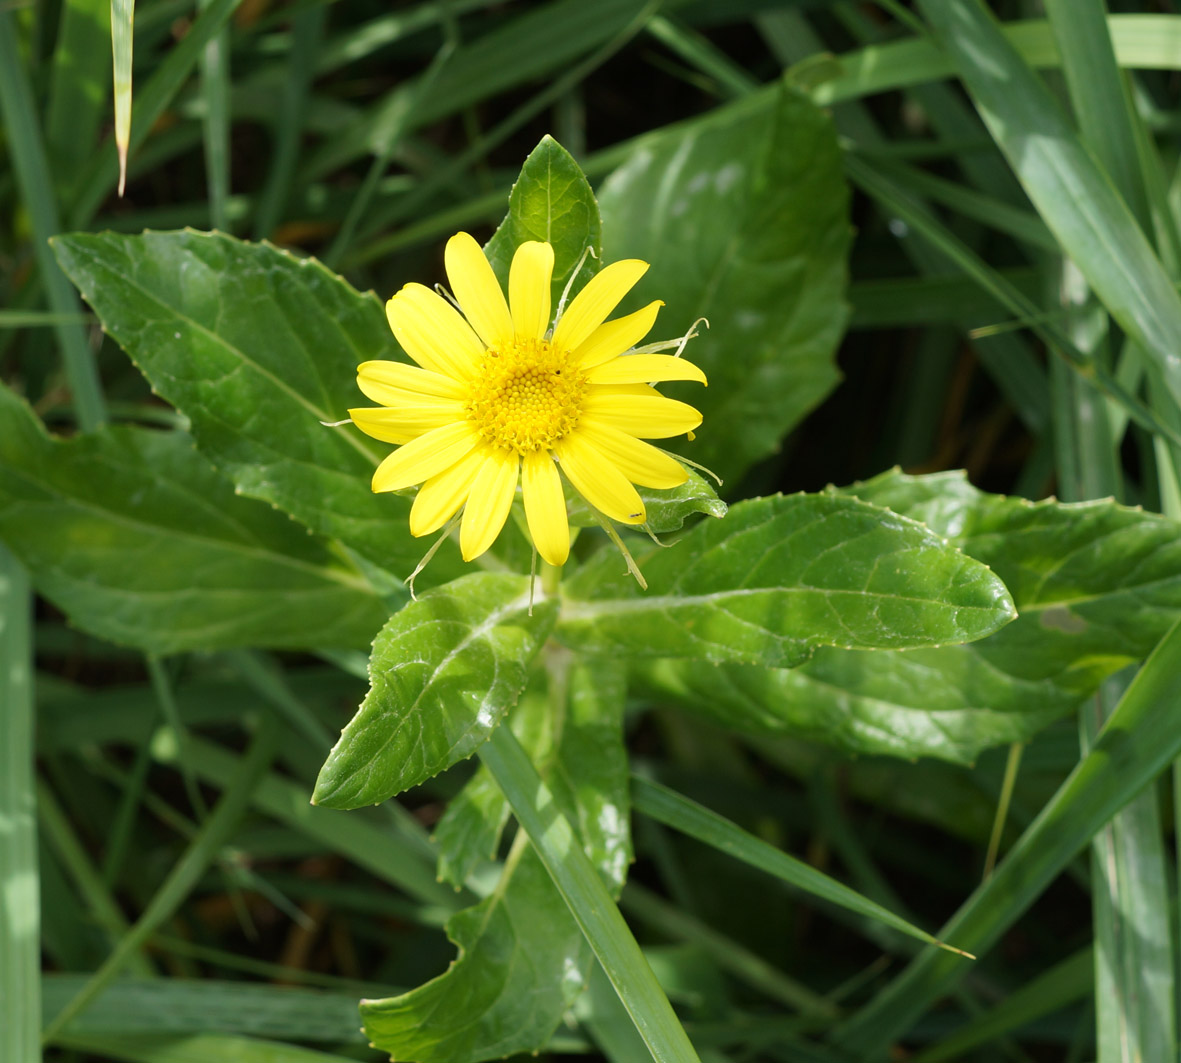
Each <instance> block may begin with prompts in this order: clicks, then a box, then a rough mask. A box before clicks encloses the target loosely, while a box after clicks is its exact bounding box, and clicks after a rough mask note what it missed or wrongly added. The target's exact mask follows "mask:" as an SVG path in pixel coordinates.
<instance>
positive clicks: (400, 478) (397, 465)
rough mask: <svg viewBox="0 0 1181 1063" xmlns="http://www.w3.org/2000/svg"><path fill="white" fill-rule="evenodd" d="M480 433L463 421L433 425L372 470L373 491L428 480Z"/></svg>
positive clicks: (466, 449)
mask: <svg viewBox="0 0 1181 1063" xmlns="http://www.w3.org/2000/svg"><path fill="white" fill-rule="evenodd" d="M479 439H480V437H479V436H478V435H477V433H476V430H475V429H474V428H473V427H472V426H471V425H470V424H469V423H468V422H467V421H463V422H461V423H459V424H448V425H444V426H443V427H442V428H435V429H433V430H432V431H430V432H427V433H426V434H425V435H421V436H419V437H418V438H417V439H412V440H411V441H410V442H409V443H407V444H405V445H404V446H401V447H399V448H398V449H397V450H395V451H394V452H393V453H392V454H391V455H390V456H389V457H387V458H386V459H385V460H384V461H382V463H381V464H380V465H379V466H378V467H377V471H376V472H374V474H373V490H374V491H401V490H402V489H403V488H404V487H413V486H414V484H420V483H422V482H423V480H429V479H430V478H431V477H432V476H436V475H438V474H439V473H441V472H442V471H443V470H444V469H449V468H451V466H452V465H454V464H455V463H456V462H457V461H459V460H460V458H463V457H465V456H466V455H467V454H469V453H470V452H471V451H473V450H474V449H475V448H476V444H477V443H478V442H479Z"/></svg>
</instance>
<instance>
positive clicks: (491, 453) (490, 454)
mask: <svg viewBox="0 0 1181 1063" xmlns="http://www.w3.org/2000/svg"><path fill="white" fill-rule="evenodd" d="M486 453H487V457H485V458H484V461H483V463H482V464H481V465H480V468H479V469H478V470H477V471H476V478H475V481H474V482H473V483H472V490H471V494H469V495H468V499H467V505H466V506H465V507H464V510H463V523H462V524H461V525H460V527H459V552H460V553H461V554H462V555H463V559H464V560H465V561H473V560H475V558H477V557H479V556H480V555H481V554H482V553H483V552H484V551H485V550H487V549H488V547H490V546H491V545H492V544H493V543H494V542H495V541H496V537H497V536H498V535H499V534H500V529H501V528H503V527H504V522H505V521H506V520H507V519H508V511H509V509H510V508H511V507H512V504H513V496H514V495H515V494H516V493H517V466H518V464H519V462H518V460H517V455H516V454H515V453H514V452H513V451H511V450H501V449H500V448H499V447H491V448H489V449H488V451H487V452H486Z"/></svg>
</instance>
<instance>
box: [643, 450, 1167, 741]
mask: <svg viewBox="0 0 1181 1063" xmlns="http://www.w3.org/2000/svg"><path fill="white" fill-rule="evenodd" d="M839 493H840V494H842V495H855V496H856V497H858V498H860V499H862V500H863V501H866V502H870V503H872V504H874V505H878V506H884V507H886V508H888V509H890V510H892V511H894V512H896V513H900V514H902V515H904V516H907V517H910V518H912V519H914V520H917V521H920V522H922V523H924V524H926V525H927V526H928V527H929V528H930V529H931V530H932V531H934V532H935V533H937V534H939V535H943V536H947V537H948V539H949V541H950V542H951V544H952V545H954V546H957V547H959V548H960V549H962V550H963V552H964V553H965V554H967V555H968V556H970V557H973V558H975V559H976V560H978V561H982V562H984V563H985V564H987V565H988V566H989V567H990V568H992V570H993V571H994V572H995V573H996V574H997V576H999V577H1000V578H1001V579H1002V580H1004V582H1005V585H1006V586H1007V587H1008V588H1009V590H1010V591H1011V592H1012V595H1013V600H1014V602H1015V603H1016V606H1017V610H1018V614H1019V615H1018V617H1017V619H1016V620H1014V621H1013V622H1012V623H1011V624H1009V625H1007V626H1006V627H1004V628H1002V629H1001V630H1000V631H998V632H997V633H996V634H994V635H991V636H990V637H988V638H985V639H981V640H979V641H977V642H972V643H970V644H968V645H961V646H942V647H940V648H928V649H915V650H908V651H907V652H905V653H857V652H849V651H845V650H840V649H833V648H821V649H819V650H818V651H817V653H816V655H815V656H814V657H813V658H812V659H811V660H810V661H808V662H807V663H806V664H804V665H803V666H801V667H800V668H797V669H793V670H791V671H783V670H768V669H763V668H749V667H742V666H736V665H724V666H723V667H722V668H720V669H718V668H714V667H712V666H705V665H700V664H698V663H696V662H692V661H660V662H656V663H654V664H652V665H650V666H645V668H644V669H643V671H642V673H641V674H640V676H639V678H640V681H641V683H642V685H643V686H644V688H646V690H647V691H648V693H649V694H650V695H653V696H658V697H662V698H672V699H674V700H675V701H677V702H678V703H681V704H685V705H688V706H691V707H693V708H695V709H698V710H700V711H702V712H705V713H707V714H708V715H710V716H711V717H712V718H714V719H716V720H718V721H719V722H721V723H723V724H724V725H725V726H728V727H733V728H735V729H736V730H740V731H748V732H754V733H758V734H775V733H789V734H796V735H799V736H801V737H806V738H811V739H815V740H817V741H821V742H824V743H826V744H828V745H831V746H833V747H835V748H837V749H841V750H844V751H846V752H849V753H868V754H882V753H884V754H888V755H891V756H899V757H906V758H914V757H918V756H930V757H939V758H940V759H943V760H948V761H952V762H956V763H965V764H967V763H971V762H973V761H974V760H975V759H976V757H977V755H978V754H979V753H980V751H981V750H983V749H986V748H988V747H990V746H993V745H1002V744H1007V743H1010V742H1014V741H1024V740H1026V739H1028V738H1029V737H1031V736H1032V735H1033V734H1035V733H1036V732H1037V731H1038V730H1040V729H1041V728H1042V727H1044V726H1045V725H1046V724H1047V723H1048V722H1050V721H1051V720H1053V719H1056V718H1058V717H1060V716H1062V715H1065V714H1066V713H1069V712H1071V711H1073V710H1074V709H1075V707H1076V706H1077V705H1078V703H1079V702H1080V701H1081V700H1082V699H1083V698H1084V697H1086V696H1087V695H1088V694H1090V693H1092V692H1094V690H1095V689H1096V688H1097V687H1098V685H1099V683H1100V682H1101V681H1102V680H1103V679H1104V678H1105V677H1107V676H1108V675H1111V674H1112V673H1114V672H1116V671H1118V670H1119V669H1121V668H1124V667H1126V666H1127V665H1128V664H1129V663H1131V662H1133V661H1138V660H1141V659H1143V658H1144V657H1145V656H1146V655H1147V654H1148V653H1149V652H1150V651H1151V649H1152V647H1153V646H1154V645H1155V644H1156V642H1157V641H1158V640H1159V639H1160V637H1161V636H1162V635H1163V633H1164V632H1165V631H1167V630H1168V628H1169V626H1170V625H1171V624H1172V622H1173V621H1174V620H1175V619H1176V617H1177V610H1178V609H1179V608H1181V534H1179V533H1181V528H1179V527H1178V525H1177V524H1176V523H1175V522H1173V521H1170V520H1168V519H1166V518H1164V517H1161V516H1158V515H1156V514H1151V513H1144V512H1142V511H1140V510H1134V509H1129V508H1127V507H1124V506H1119V505H1117V504H1116V503H1114V502H1111V501H1101V502H1084V503H1077V504H1063V503H1059V502H1055V501H1045V502H1038V503H1031V502H1028V501H1026V500H1025V499H1021V498H1008V497H1005V496H1001V495H990V494H986V493H984V492H981V491H978V490H977V489H976V488H974V487H972V485H971V484H969V483H968V481H967V480H966V479H965V477H964V475H963V474H962V473H959V472H952V473H938V474H935V475H933V476H922V477H912V476H907V475H905V474H903V473H901V472H899V471H897V470H894V471H891V472H887V473H883V474H882V475H881V476H878V477H875V478H874V479H873V480H870V481H868V482H866V483H861V484H855V485H853V486H852V487H848V488H843V489H841V491H840V492H839Z"/></svg>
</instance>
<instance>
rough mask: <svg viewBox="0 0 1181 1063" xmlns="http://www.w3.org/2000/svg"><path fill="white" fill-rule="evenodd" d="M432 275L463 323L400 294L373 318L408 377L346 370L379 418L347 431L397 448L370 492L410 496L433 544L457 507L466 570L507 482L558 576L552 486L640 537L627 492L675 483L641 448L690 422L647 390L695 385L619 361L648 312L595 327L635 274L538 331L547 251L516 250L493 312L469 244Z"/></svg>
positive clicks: (484, 544) (610, 280)
mask: <svg viewBox="0 0 1181 1063" xmlns="http://www.w3.org/2000/svg"><path fill="white" fill-rule="evenodd" d="M445 264H446V267H447V277H448V279H449V280H450V282H451V287H452V290H453V291H454V294H455V298H456V301H457V302H458V303H459V306H460V308H461V309H462V311H463V313H462V314H460V313H459V312H458V311H457V310H456V309H455V308H454V307H453V306H452V305H451V304H450V303H449V302H447V300H446V299H444V298H443V297H442V296H440V295H438V294H437V293H435V292H434V291H432V290H431V289H429V288H426V287H424V286H423V285H421V284H407V285H406V286H405V287H404V288H403V289H402V290H401V291H399V292H398V293H397V295H395V296H394V297H393V298H392V299H390V301H389V302H388V303H387V304H386V315H387V317H388V318H389V322H390V327H391V328H392V329H393V331H394V336H395V337H396V338H397V340H398V342H399V343H400V344H401V345H402V347H403V348H404V349H405V351H406V353H407V354H409V355H410V357H411V358H413V359H414V361H415V362H417V363H418V364H417V365H406V364H404V363H401V362H389V361H373V362H364V363H363V364H362V365H361V366H359V367H358V370H357V384H358V386H359V387H360V389H361V391H363V392H364V393H365V395H366V396H367V397H368V398H369V399H371V400H373V401H374V402H377V403H380V406H379V407H378V408H370V409H356V410H350V411H349V415H350V416H351V417H352V420H353V423H354V424H356V425H357V427H358V428H360V429H361V430H362V431H363V432H365V433H367V434H368V435H371V436H373V437H374V438H376V439H381V440H384V441H385V442H387V443H397V444H400V446H399V447H398V449H397V450H395V451H394V452H393V453H392V454H390V455H389V456H388V457H387V458H385V460H384V461H382V462H381V464H380V465H379V466H378V467H377V470H376V472H375V473H374V474H373V490H374V491H398V490H402V489H403V488H407V487H412V486H414V485H415V484H421V485H422V486H421V487H420V488H419V491H418V495H417V497H416V498H415V500H414V505H413V507H412V508H411V510H410V531H411V533H412V534H413V535H428V534H430V533H431V532H433V531H437V530H438V529H439V528H442V527H443V526H444V525H445V524H446V523H447V522H448V521H450V520H451V518H452V517H454V516H455V514H456V513H458V512H459V510H460V508H461V507H462V508H463V520H462V524H461V526H460V534H459V543H460V550H461V552H462V554H463V558H464V560H465V561H470V560H472V559H473V558H476V557H479V556H480V555H481V554H482V553H483V552H484V551H485V550H487V549H488V547H490V546H491V545H492V543H493V542H494V541H495V539H496V537H497V535H499V534H500V530H501V529H502V528H503V527H504V523H505V520H506V519H507V518H508V514H509V510H510V509H511V507H512V504H513V500H514V498H515V497H516V492H517V485H518V481H519V483H520V486H521V494H522V496H523V501H524V506H525V517H526V520H527V522H528V526H529V533H530V535H531V536H532V538H533V542H534V545H535V546H536V547H537V550H538V553H540V554H541V556H542V557H543V558H544V559H545V560H546V561H548V562H549V563H550V564H552V565H561V564H564V563H565V561H566V558H567V556H568V554H569V551H570V529H569V524H568V521H567V515H566V499H565V495H564V493H563V488H562V476H563V475H564V476H565V478H566V479H567V480H568V481H569V482H570V484H571V485H572V486H573V487H574V489H575V490H576V491H578V492H579V493H580V494H581V495H582V497H583V498H585V499H586V501H587V502H588V503H590V505H592V506H594V507H595V508H596V509H597V510H599V511H600V512H601V513H603V514H604V515H605V516H607V517H609V518H611V519H613V520H617V521H620V522H621V523H624V524H642V523H643V522H644V520H645V512H644V503H643V501H642V500H641V499H640V496H639V494H638V493H637V492H636V489H635V487H634V486H633V485H635V484H638V485H640V486H642V487H655V488H668V487H676V486H678V485H679V484H682V483H684V482H685V480H686V478H687V475H686V473H685V470H684V468H683V467H682V466H681V465H680V464H679V463H678V462H677V461H676V460H675V459H673V458H671V457H669V456H668V455H667V454H665V453H664V452H663V451H661V450H658V449H657V448H656V447H653V446H651V445H650V444H648V443H644V442H642V439H661V438H666V437H669V436H675V435H680V434H681V433H683V432H691V431H692V430H693V429H694V428H696V427H697V426H698V425H699V424H700V423H701V414H700V413H698V412H697V410H695V409H694V408H693V407H692V406H689V405H687V404H686V403H683V402H677V401H675V400H673V399H667V398H665V397H664V396H662V395H661V394H660V393H659V392H657V391H656V389H655V388H653V387H652V386H651V384H652V383H654V382H659V381H663V380H697V381H700V382H701V383H702V384H704V383H705V382H706V381H705V374H704V373H702V372H701V370H700V369H698V368H697V367H696V366H695V365H692V364H691V363H689V362H687V361H685V360H684V359H682V358H676V357H672V356H669V355H661V354H644V353H637V354H627V352H628V351H630V350H631V349H632V348H633V347H634V346H635V345H636V344H637V343H639V342H640V340H642V339H643V338H644V337H645V336H646V335H647V334H648V331H649V329H651V328H652V325H653V323H654V322H655V320H656V314H657V311H658V310H659V309H660V307H661V306H662V305H663V304H662V303H660V302H659V301H657V302H652V303H649V304H648V305H647V306H646V307H644V308H643V309H642V310H637V311H636V312H635V313H633V314H627V315H626V316H624V317H619V318H616V319H614V320H612V321H608V320H607V316H608V315H609V314H610V313H611V312H612V311H613V310H614V309H615V307H616V306H617V305H618V304H619V301H620V300H621V299H622V298H623V297H624V296H625V295H626V294H627V293H628V292H629V291H630V290H631V288H632V287H633V285H635V283H636V282H637V281H638V280H639V279H640V277H642V276H643V275H644V273H645V271H646V270H647V269H648V265H647V263H645V262H640V261H638V260H636V259H628V260H625V261H621V262H615V263H612V264H611V265H609V266H606V267H605V268H604V269H603V270H601V271H600V272H599V273H598V274H596V275H595V276H594V277H593V278H592V279H591V280H590V281H589V282H588V283H587V285H586V287H585V288H583V290H582V291H581V292H579V293H578V295H577V296H575V298H574V299H573V300H572V301H571V303H570V305H569V307H568V308H567V309H566V311H565V313H563V314H561V315H560V317H559V319H558V320H557V321H556V322H555V323H554V325H553V328H552V329H551V328H550V310H551V308H550V282H551V279H552V275H553V267H554V251H553V248H552V247H551V246H550V245H549V244H547V243H539V242H536V241H530V242H528V243H524V244H521V246H520V247H518V248H517V251H516V254H515V255H514V256H513V261H512V266H511V268H510V270H509V293H508V295H509V297H508V301H507V302H506V301H505V297H504V293H503V292H502V291H501V288H500V284H499V282H498V281H497V279H496V276H495V274H494V273H493V272H492V267H491V265H489V263H488V260H487V259H486V258H485V257H484V252H483V251H482V250H481V249H480V245H479V244H477V243H476V241H475V240H474V239H473V238H472V237H471V236H469V235H468V234H467V233H458V234H457V235H455V236H453V237H452V238H451V239H450V240H449V241H448V242H447V251H446V256H445ZM559 468H560V469H561V472H559Z"/></svg>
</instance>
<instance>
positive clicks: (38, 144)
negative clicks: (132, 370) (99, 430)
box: [0, 6, 106, 430]
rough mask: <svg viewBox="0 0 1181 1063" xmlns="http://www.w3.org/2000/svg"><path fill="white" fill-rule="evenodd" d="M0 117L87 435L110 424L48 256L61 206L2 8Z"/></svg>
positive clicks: (74, 309) (67, 294) (72, 299)
mask: <svg viewBox="0 0 1181 1063" xmlns="http://www.w3.org/2000/svg"><path fill="white" fill-rule="evenodd" d="M0 115H2V116H3V118H4V125H5V131H6V133H7V138H8V148H9V153H8V154H9V158H10V159H11V160H12V165H13V168H14V169H15V171H16V180H17V187H18V188H19V189H20V193H21V198H22V199H23V200H24V203H25V206H26V208H27V209H28V211H29V216H30V218H31V220H32V223H33V253H34V255H35V257H36V260H37V267H38V269H39V270H40V271H41V278H42V283H43V284H44V286H45V290H46V293H47V294H48V296H49V305H50V308H51V309H52V311H53V312H54V314H56V315H59V319H58V320H57V323H56V324H55V325H54V331H55V333H56V334H57V338H58V343H59V344H60V345H61V349H62V354H63V356H64V359H65V365H66V374H67V376H68V377H69V380H70V386H71V388H72V390H73V393H74V402H75V404H76V406H77V411H78V423H79V425H81V427H82V428H83V429H84V430H89V429H91V428H95V427H97V426H98V425H99V424H101V423H102V422H103V421H104V420H105V419H106V408H105V406H104V403H103V395H102V386H101V385H100V383H99V379H98V371H97V369H96V368H95V364H94V359H93V357H92V356H91V353H90V348H89V346H88V345H87V343H86V336H85V334H84V333H83V331H82V329H81V328H80V327H78V326H77V325H73V324H68V323H67V322H66V320H65V319H68V318H71V317H72V318H76V317H77V316H78V315H80V314H81V313H82V304H81V303H80V302H79V300H78V295H77V293H76V292H75V291H74V288H73V285H71V284H70V282H69V281H68V280H66V276H65V274H64V273H62V271H61V269H60V268H59V267H58V264H57V261H56V260H55V259H54V257H53V255H52V253H51V252H50V250H49V238H50V237H51V236H55V235H56V234H57V233H59V232H60V231H61V227H60V225H59V224H58V216H57V205H56V203H55V202H54V200H53V188H54V184H53V179H52V176H51V174H50V171H49V162H48V160H47V159H46V157H45V145H44V143H43V142H42V140H41V130H40V126H39V124H38V120H37V115H36V112H35V111H34V109H33V97H32V93H31V91H30V89H29V84H28V81H27V80H26V79H25V73H24V67H23V65H22V63H21V59H20V52H19V50H18V49H17V44H16V25H15V23H14V21H13V16H12V12H11V11H10V10H9V9H8V8H6V7H3V6H0Z"/></svg>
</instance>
